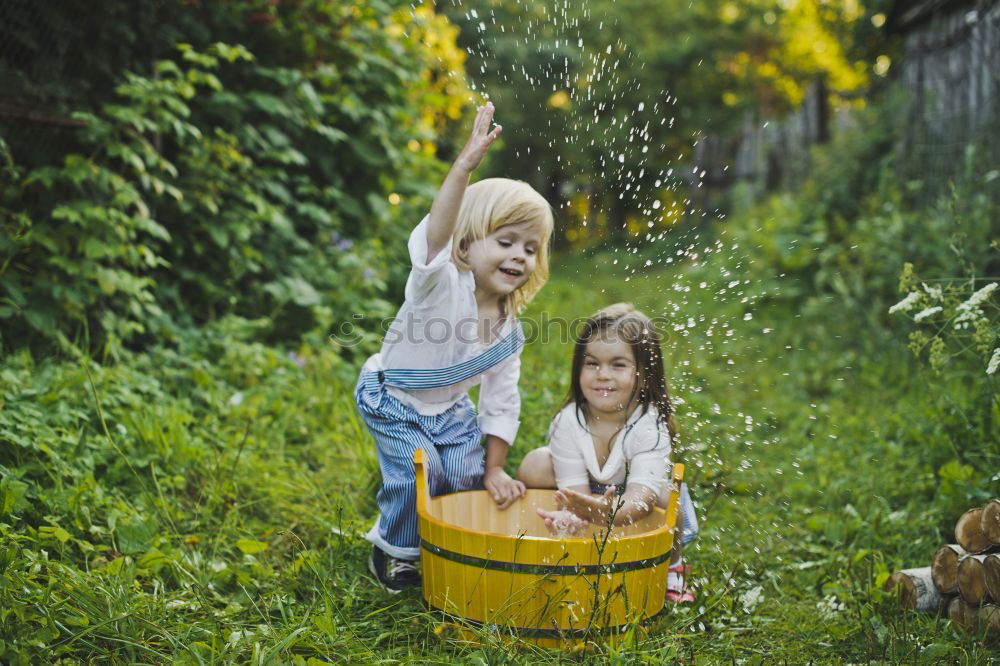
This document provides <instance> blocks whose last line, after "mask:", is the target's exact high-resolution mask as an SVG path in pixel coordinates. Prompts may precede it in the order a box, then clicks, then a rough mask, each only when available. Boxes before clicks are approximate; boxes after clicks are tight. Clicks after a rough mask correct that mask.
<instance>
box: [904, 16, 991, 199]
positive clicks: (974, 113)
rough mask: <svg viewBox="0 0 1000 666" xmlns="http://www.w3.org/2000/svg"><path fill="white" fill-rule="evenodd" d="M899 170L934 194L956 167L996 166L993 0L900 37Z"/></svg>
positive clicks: (956, 169) (942, 17)
mask: <svg viewBox="0 0 1000 666" xmlns="http://www.w3.org/2000/svg"><path fill="white" fill-rule="evenodd" d="M902 80H903V84H904V86H905V88H906V90H907V91H908V93H909V95H908V102H909V105H908V108H907V119H906V121H907V122H906V133H905V136H904V138H903V145H902V151H901V155H902V159H901V160H900V170H901V172H902V174H903V175H904V177H906V178H907V179H909V180H918V181H920V182H921V183H922V184H923V186H924V188H925V190H926V191H927V192H928V193H929V194H932V195H933V194H936V193H937V192H939V191H940V190H941V188H943V187H946V185H947V183H948V181H949V180H950V179H952V178H953V177H954V176H956V175H958V174H959V173H960V172H961V171H963V170H980V169H987V170H992V169H1000V2H980V3H979V4H978V5H976V6H972V7H968V6H967V7H965V8H964V9H958V10H955V11H952V12H951V13H948V14H941V15H936V16H935V17H933V18H932V20H930V21H928V22H926V23H924V24H922V25H920V26H918V27H916V28H914V29H913V30H912V31H911V32H909V33H908V34H907V35H906V37H905V40H904V59H903V67H902Z"/></svg>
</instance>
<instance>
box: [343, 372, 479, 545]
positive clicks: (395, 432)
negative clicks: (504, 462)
mask: <svg viewBox="0 0 1000 666" xmlns="http://www.w3.org/2000/svg"><path fill="white" fill-rule="evenodd" d="M354 398H355V400H356V401H357V404H358V411H359V412H360V414H361V418H362V420H363V421H364V422H365V425H366V426H368V430H369V432H371V434H372V437H374V438H375V448H376V451H377V452H378V462H379V468H380V470H381V472H382V487H381V488H379V491H378V495H377V496H376V501H377V503H378V508H379V512H380V515H379V518H378V520H377V521H376V522H375V525H373V526H372V528H371V530H370V531H369V532H368V535H367V536H366V538H367V539H368V540H369V541H371V542H372V543H373V544H375V545H376V546H378V547H379V548H381V549H382V550H383V551H385V552H386V553H388V554H389V555H391V556H392V557H397V558H402V559H417V558H418V557H419V556H420V537H419V536H418V534H417V505H416V479H415V477H414V475H413V452H414V451H416V450H417V449H423V450H424V451H425V452H426V457H425V460H426V463H425V465H426V469H427V484H428V486H429V488H428V489H429V490H430V494H431V495H432V496H433V495H443V494H446V493H453V492H458V491H462V490H476V489H479V488H482V487H483V471H484V464H485V459H484V452H483V447H482V444H481V441H480V440H481V439H482V432H481V431H480V429H479V423H478V422H477V420H476V410H475V408H474V407H473V405H472V401H471V400H469V397H468V396H465V397H463V398H462V399H461V400H459V401H458V402H457V403H455V404H454V405H452V406H451V407H450V408H449V409H447V410H446V411H444V412H442V413H441V414H436V415H433V416H425V415H423V414H420V413H419V412H417V411H416V410H415V409H413V408H412V407H409V406H408V405H405V404H404V403H402V402H400V401H399V400H398V399H397V398H396V397H395V396H393V395H391V394H390V393H389V392H388V391H387V390H386V388H385V386H383V385H382V383H381V382H379V379H378V373H377V372H372V371H367V370H366V371H362V373H361V376H360V377H359V378H358V384H357V386H356V387H355V389H354Z"/></svg>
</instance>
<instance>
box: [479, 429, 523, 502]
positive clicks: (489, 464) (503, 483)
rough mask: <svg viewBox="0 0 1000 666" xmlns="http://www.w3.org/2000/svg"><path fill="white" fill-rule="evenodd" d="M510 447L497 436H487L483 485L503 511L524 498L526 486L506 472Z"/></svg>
mask: <svg viewBox="0 0 1000 666" xmlns="http://www.w3.org/2000/svg"><path fill="white" fill-rule="evenodd" d="M509 448H510V446H509V445H508V444H507V442H505V441H503V440H502V439H500V438H499V437H497V436H496V435H487V436H486V473H485V474H484V475H483V485H484V486H486V490H488V491H489V493H490V495H492V496H493V501H494V502H496V503H497V506H499V507H500V508H501V509H506V508H507V507H509V506H510V505H511V504H513V503H514V500H516V499H518V498H519V497H523V496H524V491H525V486H524V484H523V483H521V482H520V481H518V480H516V479H512V478H510V475H509V474H507V472H505V471H504V469H503V465H504V463H505V462H506V461H507V450H508V449H509Z"/></svg>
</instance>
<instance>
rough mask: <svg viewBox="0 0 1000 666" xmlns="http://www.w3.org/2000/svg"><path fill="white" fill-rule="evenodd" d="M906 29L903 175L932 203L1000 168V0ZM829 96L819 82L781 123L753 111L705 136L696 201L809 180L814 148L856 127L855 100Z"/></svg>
mask: <svg viewBox="0 0 1000 666" xmlns="http://www.w3.org/2000/svg"><path fill="white" fill-rule="evenodd" d="M901 32H902V33H903V35H902V41H903V57H902V62H900V63H897V64H896V65H895V66H894V67H895V68H896V69H897V71H896V74H895V76H896V79H897V83H898V86H899V87H901V88H902V92H903V94H904V98H905V99H904V102H903V105H902V107H901V108H899V109H897V111H898V113H899V118H898V119H896V120H895V122H897V123H898V124H899V129H900V132H899V134H900V136H901V138H900V145H899V146H898V147H897V151H896V155H897V159H896V166H897V173H898V175H899V176H900V177H901V179H902V180H904V181H905V182H907V183H908V184H909V185H910V187H909V188H908V189H909V191H910V192H911V194H912V195H913V196H914V197H915V198H916V199H917V200H918V201H929V200H931V199H933V198H935V197H937V196H938V195H940V194H941V193H942V192H944V191H946V190H947V188H948V187H949V185H950V183H951V182H953V181H954V179H955V178H957V177H959V176H961V175H962V174H963V173H970V172H971V173H975V172H983V173H985V174H990V173H992V172H993V171H996V170H998V169H1000V0H980V1H979V2H978V3H971V4H970V3H942V4H939V6H938V8H937V9H936V10H935V11H934V13H932V14H931V15H929V16H925V17H924V19H923V20H922V21H921V22H919V23H916V24H914V25H911V26H908V27H906V28H905V29H903V30H902V31H901ZM830 94H831V93H830V91H828V90H827V89H826V87H825V86H824V83H823V81H821V80H820V81H817V82H816V83H815V84H814V85H813V86H812V87H811V88H810V89H809V91H808V93H807V95H806V99H805V103H804V104H803V105H802V107H801V108H799V109H798V110H796V111H795V112H794V113H792V114H789V115H788V116H786V117H784V118H782V119H780V120H767V119H760V118H757V117H754V116H750V117H748V118H747V121H746V123H745V124H744V127H743V128H742V129H741V130H740V132H738V133H737V134H736V135H735V136H707V137H704V138H703V139H702V140H701V141H699V143H698V146H696V153H695V158H694V159H695V163H696V164H698V166H699V168H702V169H705V170H706V172H707V178H706V180H705V185H706V186H707V187H704V188H699V189H697V190H696V189H694V188H692V194H691V197H692V199H693V200H694V201H696V202H697V203H698V204H699V205H701V206H702V207H704V208H708V207H714V206H717V205H719V204H720V201H725V200H726V199H727V198H731V195H732V193H733V188H734V187H735V186H737V185H740V186H742V187H743V188H744V189H745V190H746V191H747V193H748V194H749V196H750V197H752V198H757V197H759V196H761V195H762V194H764V193H766V192H770V191H775V190H783V189H794V188H795V187H796V186H797V185H799V184H801V183H802V181H803V180H804V179H805V178H806V177H808V176H809V174H810V173H811V169H812V160H811V150H812V148H813V147H814V146H815V145H817V144H820V143H825V142H826V141H828V140H829V139H830V138H831V137H833V136H836V135H838V134H839V133H841V132H844V131H846V130H848V129H850V128H852V127H854V126H856V124H857V123H856V118H855V113H856V112H854V111H852V110H851V108H850V107H849V106H846V105H845V106H844V107H842V108H839V109H836V110H831V107H830V104H829V96H830ZM881 94H883V91H881V90H880V91H877V92H875V93H873V95H875V96H877V95H881ZM839 95H840V96H841V97H845V95H843V94H839ZM868 101H874V99H873V98H870V99H869V100H868ZM887 108H888V107H887ZM994 177H996V176H994Z"/></svg>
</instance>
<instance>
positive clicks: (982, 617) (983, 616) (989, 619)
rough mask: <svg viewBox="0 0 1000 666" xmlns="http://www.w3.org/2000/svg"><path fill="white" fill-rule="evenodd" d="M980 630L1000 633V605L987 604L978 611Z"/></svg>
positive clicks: (977, 617) (977, 618)
mask: <svg viewBox="0 0 1000 666" xmlns="http://www.w3.org/2000/svg"><path fill="white" fill-rule="evenodd" d="M976 620H977V621H978V624H979V630H980V631H985V632H986V633H988V634H1000V606H997V605H995V604H986V605H985V606H983V607H981V608H980V609H979V611H978V612H977V613H976Z"/></svg>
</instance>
